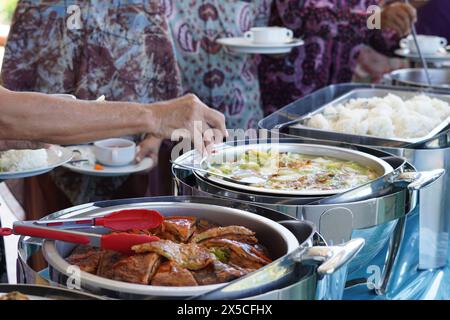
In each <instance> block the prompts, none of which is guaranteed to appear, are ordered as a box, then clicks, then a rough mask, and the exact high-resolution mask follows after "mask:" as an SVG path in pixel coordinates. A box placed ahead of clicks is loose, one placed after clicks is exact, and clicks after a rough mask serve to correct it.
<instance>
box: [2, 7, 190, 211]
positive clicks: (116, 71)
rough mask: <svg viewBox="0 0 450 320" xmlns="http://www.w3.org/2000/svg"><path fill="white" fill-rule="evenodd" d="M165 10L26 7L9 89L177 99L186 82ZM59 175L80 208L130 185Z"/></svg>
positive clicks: (17, 30) (6, 67) (7, 75)
mask: <svg viewBox="0 0 450 320" xmlns="http://www.w3.org/2000/svg"><path fill="white" fill-rule="evenodd" d="M72 5H76V7H71V6H72ZM73 8H75V10H74V9H73ZM71 9H72V10H71ZM166 9H167V6H166V5H165V4H164V2H163V1H160V0H146V1H136V0H76V1H75V0H73V1H71V0H59V1H55V0H52V1H49V0H22V1H19V4H18V7H17V9H16V12H15V15H14V20H13V24H12V26H11V31H10V34H9V38H8V43H7V46H6V50H5V57H4V61H3V70H2V80H3V84H4V86H5V87H7V88H9V89H12V90H17V91H39V92H45V93H70V94H74V95H75V96H77V97H78V98H80V99H95V98H97V97H99V96H100V95H105V96H106V99H107V100H112V101H134V102H141V103H149V102H154V101H159V100H167V99H171V98H174V97H177V96H179V95H180V94H181V78H180V75H179V69H178V66H177V63H176V60H175V56H174V52H173V45H172V41H171V36H170V33H169V28H168V25H167V23H166ZM74 14H78V15H79V17H78V19H77V20H78V21H79V22H81V24H80V23H78V24H75V26H76V27H73V25H72V24H71V20H70V19H71V18H73V15H74ZM53 174H54V181H55V183H56V184H57V186H58V187H59V188H60V189H62V190H63V191H64V193H65V195H66V196H67V197H68V198H69V199H70V201H71V202H72V203H73V204H78V203H83V202H88V201H95V200H100V199H108V198H110V197H111V195H112V194H114V192H115V191H116V190H117V189H118V188H119V187H120V186H121V185H122V184H123V183H124V182H125V180H126V179H127V178H93V177H88V176H83V175H79V174H76V173H73V172H68V171H67V170H63V169H59V170H56V171H55V172H54V173H53ZM166 179H167V178H166ZM136 196H137V195H136Z"/></svg>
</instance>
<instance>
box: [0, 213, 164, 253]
mask: <svg viewBox="0 0 450 320" xmlns="http://www.w3.org/2000/svg"><path fill="white" fill-rule="evenodd" d="M163 220H164V218H163V216H162V215H161V214H160V213H159V212H157V211H154V210H146V209H130V210H122V211H117V212H113V213H110V214H108V215H106V216H102V217H94V218H87V219H64V220H39V221H18V222H15V223H14V225H13V228H12V229H11V228H0V236H9V235H12V234H15V235H23V236H30V237H37V238H44V239H51V240H60V241H65V242H71V243H77V244H84V245H90V246H93V247H98V248H102V249H109V250H114V251H119V252H123V253H127V254H129V253H132V252H133V251H132V250H131V247H132V246H134V245H138V244H142V243H148V242H152V241H158V240H159V238H158V237H156V236H151V235H144V234H132V233H125V232H122V233H112V234H105V235H102V234H95V233H88V232H81V231H74V230H70V231H69V230H67V229H74V228H82V227H93V226H102V227H105V228H109V229H111V230H113V231H127V230H144V229H152V228H156V227H158V226H159V225H161V223H162V222H163Z"/></svg>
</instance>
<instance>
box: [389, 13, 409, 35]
mask: <svg viewBox="0 0 450 320" xmlns="http://www.w3.org/2000/svg"><path fill="white" fill-rule="evenodd" d="M393 22H394V24H395V25H396V26H397V28H398V29H399V30H400V35H401V36H403V35H405V34H406V33H408V31H409V29H410V28H411V24H410V22H409V19H408V17H407V15H405V14H404V13H402V12H400V11H397V12H396V13H395V15H394V16H393Z"/></svg>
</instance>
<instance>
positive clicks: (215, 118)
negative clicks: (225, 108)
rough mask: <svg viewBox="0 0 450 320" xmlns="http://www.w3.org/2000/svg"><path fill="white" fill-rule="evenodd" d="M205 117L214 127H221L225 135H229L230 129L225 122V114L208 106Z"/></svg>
mask: <svg viewBox="0 0 450 320" xmlns="http://www.w3.org/2000/svg"><path fill="white" fill-rule="evenodd" d="M206 108H207V109H206V111H205V115H204V116H205V119H206V121H207V122H208V124H209V125H210V126H211V128H213V129H219V130H220V131H221V132H222V134H223V135H224V136H225V137H228V131H227V128H226V124H225V116H224V115H223V113H220V112H219V111H217V110H214V109H211V108H208V107H206Z"/></svg>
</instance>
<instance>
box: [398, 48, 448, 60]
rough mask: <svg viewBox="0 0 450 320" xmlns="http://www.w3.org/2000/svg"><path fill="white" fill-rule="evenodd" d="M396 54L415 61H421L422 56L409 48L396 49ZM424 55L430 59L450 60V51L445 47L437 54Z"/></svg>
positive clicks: (426, 58)
mask: <svg viewBox="0 0 450 320" xmlns="http://www.w3.org/2000/svg"><path fill="white" fill-rule="evenodd" d="M395 54H396V55H398V56H400V57H403V58H407V59H410V60H414V61H420V57H419V54H418V53H412V52H410V51H409V49H407V48H401V49H397V50H395ZM423 57H424V58H425V60H428V61H442V62H443V61H450V52H448V51H447V50H445V49H442V50H440V51H438V52H436V53H435V54H424V55H423Z"/></svg>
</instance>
